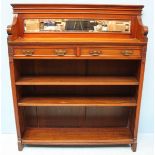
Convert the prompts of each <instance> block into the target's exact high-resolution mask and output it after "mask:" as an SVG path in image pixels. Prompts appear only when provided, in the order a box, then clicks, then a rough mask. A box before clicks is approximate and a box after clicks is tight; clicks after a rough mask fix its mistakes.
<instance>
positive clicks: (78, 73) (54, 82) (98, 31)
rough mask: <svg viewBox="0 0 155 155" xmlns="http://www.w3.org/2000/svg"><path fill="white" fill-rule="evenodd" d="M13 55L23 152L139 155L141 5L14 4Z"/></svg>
mask: <svg viewBox="0 0 155 155" xmlns="http://www.w3.org/2000/svg"><path fill="white" fill-rule="evenodd" d="M12 7H13V13H14V18H13V23H12V25H10V26H8V29H7V32H8V49H9V50H8V51H9V62H10V72H11V81H12V92H13V101H14V110H15V118H16V127H17V136H18V148H19V150H22V149H23V146H24V145H26V144H28V145H120V144H122V145H123V144H129V145H131V148H132V150H133V151H136V146H137V132H138V121H139V112H140V104H141V95H142V85H143V77H144V66H145V57H146V46H147V33H148V30H147V27H145V26H143V24H142V21H141V11H142V8H143V6H140V5H137V6H136V5H134V6H133V5H132V6H130V5H71V4H70V5H68V4H61V5H60V4H59V5H58V4H13V5H12Z"/></svg>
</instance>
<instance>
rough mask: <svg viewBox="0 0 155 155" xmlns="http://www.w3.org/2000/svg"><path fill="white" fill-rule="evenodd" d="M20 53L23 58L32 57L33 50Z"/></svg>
mask: <svg viewBox="0 0 155 155" xmlns="http://www.w3.org/2000/svg"><path fill="white" fill-rule="evenodd" d="M22 52H23V54H24V55H25V56H32V55H33V52H34V50H23V51H22Z"/></svg>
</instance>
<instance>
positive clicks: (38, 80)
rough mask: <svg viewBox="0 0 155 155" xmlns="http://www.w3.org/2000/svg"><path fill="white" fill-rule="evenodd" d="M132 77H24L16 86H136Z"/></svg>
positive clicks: (136, 83) (135, 80) (136, 82)
mask: <svg viewBox="0 0 155 155" xmlns="http://www.w3.org/2000/svg"><path fill="white" fill-rule="evenodd" d="M138 84H139V82H138V80H137V78H136V77H134V76H39V75H38V76H24V77H20V78H19V79H18V80H17V81H16V85H138Z"/></svg>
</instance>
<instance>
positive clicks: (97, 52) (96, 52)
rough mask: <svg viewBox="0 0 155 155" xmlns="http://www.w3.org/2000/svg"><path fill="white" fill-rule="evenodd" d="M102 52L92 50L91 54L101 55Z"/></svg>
mask: <svg viewBox="0 0 155 155" xmlns="http://www.w3.org/2000/svg"><path fill="white" fill-rule="evenodd" d="M101 53H102V52H101V51H91V52H89V54H90V55H92V56H99V55H100V54H101Z"/></svg>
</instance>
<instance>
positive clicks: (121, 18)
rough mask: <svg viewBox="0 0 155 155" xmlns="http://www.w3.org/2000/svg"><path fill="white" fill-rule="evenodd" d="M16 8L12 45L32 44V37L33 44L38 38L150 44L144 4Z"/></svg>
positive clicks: (20, 5) (51, 5)
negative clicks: (143, 14) (97, 39)
mask: <svg viewBox="0 0 155 155" xmlns="http://www.w3.org/2000/svg"><path fill="white" fill-rule="evenodd" d="M12 7H13V13H14V20H13V23H12V25H10V26H9V27H8V34H9V35H10V37H9V43H13V41H14V44H16V43H19V42H21V43H28V42H27V41H28V38H33V41H35V38H36V42H37V41H39V42H42V41H43V42H45V41H46V40H47V42H49V41H48V38H49V39H50V38H61V41H62V39H63V38H64V40H66V38H75V40H76V39H77V38H81V39H82V42H87V40H89V38H91V40H92V39H93V38H94V40H96V38H100V39H101V40H102V39H103V41H104V40H106V43H107V42H108V39H109V42H111V40H112V39H113V38H115V39H116V40H120V41H119V42H122V43H123V42H124V43H127V42H128V41H127V40H129V43H131V42H133V43H134V41H136V42H135V43H139V44H140V43H144V44H145V42H146V37H145V36H146V34H147V28H146V27H144V26H143V24H142V21H141V13H142V8H143V5H94V4H93V5H86V4H12ZM62 34H63V36H62ZM84 38H86V39H85V40H84ZM105 38H106V39H105ZM44 39H45V41H44ZM100 39H99V40H100ZM30 40H31V39H30ZM78 40H79V39H78ZM73 41H74V39H73ZM62 42H63V41H62Z"/></svg>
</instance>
